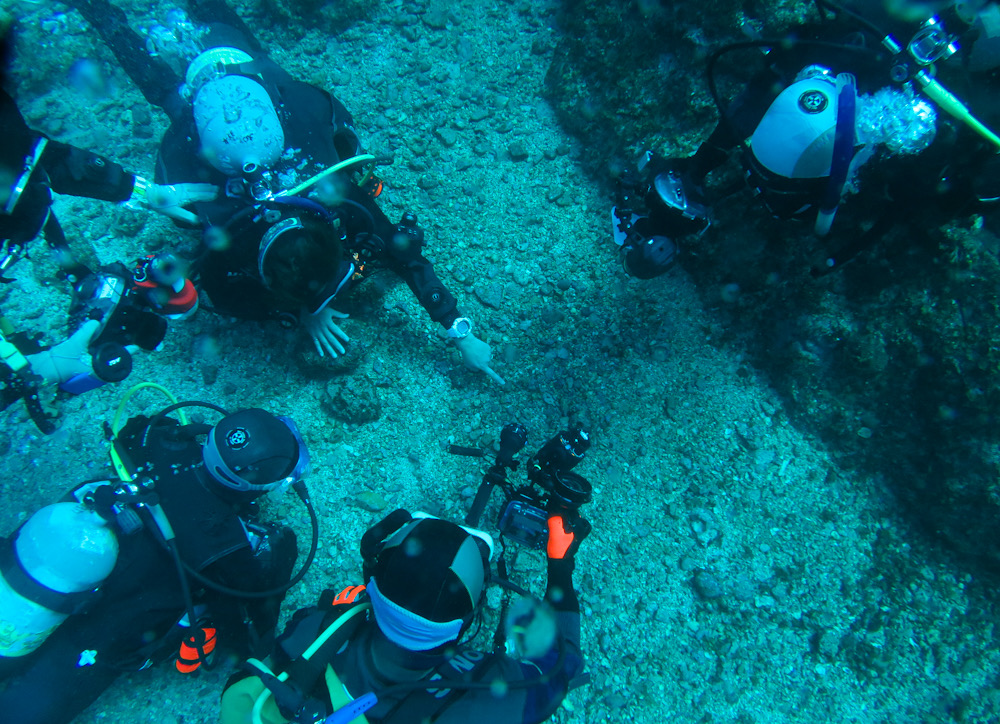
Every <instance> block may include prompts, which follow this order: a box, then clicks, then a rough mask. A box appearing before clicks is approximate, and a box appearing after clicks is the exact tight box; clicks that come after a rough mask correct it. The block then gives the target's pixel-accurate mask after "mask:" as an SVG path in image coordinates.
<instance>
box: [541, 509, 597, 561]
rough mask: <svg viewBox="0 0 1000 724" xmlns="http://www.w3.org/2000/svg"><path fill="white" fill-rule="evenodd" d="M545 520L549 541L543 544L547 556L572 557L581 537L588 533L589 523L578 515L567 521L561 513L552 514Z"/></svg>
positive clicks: (557, 557)
mask: <svg viewBox="0 0 1000 724" xmlns="http://www.w3.org/2000/svg"><path fill="white" fill-rule="evenodd" d="M547 522H548V527H549V541H548V543H547V544H546V546H545V553H546V555H548V557H549V558H554V559H556V560H560V559H563V558H573V557H574V556H575V555H576V552H577V550H578V549H579V548H580V544H581V543H582V542H583V539H584V538H586V537H587V536H588V535H590V528H591V526H590V523H589V522H587V520H586V519H584V518H580V517H579V516H577V517H576V518H575V519H574V520H572V521H567V520H566V518H564V517H563V516H561V515H553V516H552V517H550V518H549V519H548V521H547Z"/></svg>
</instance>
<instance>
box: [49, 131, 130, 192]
mask: <svg viewBox="0 0 1000 724" xmlns="http://www.w3.org/2000/svg"><path fill="white" fill-rule="evenodd" d="M40 163H41V165H42V167H43V168H44V169H45V171H46V173H47V174H48V176H49V181H50V185H51V187H52V190H53V191H55V192H57V193H60V194H69V195H71V196H84V197H86V198H90V199H101V200H103V201H119V202H122V201H128V199H129V198H130V197H131V196H132V189H133V188H134V187H135V178H136V177H135V175H134V174H131V173H129V172H127V171H126V170H125V169H124V168H122V167H121V166H120V165H119V164H117V163H115V162H114V161H111V160H110V159H107V158H105V157H104V156H99V155H98V154H96V153H92V152H90V151H87V150H84V149H82V148H77V147H76V146H71V145H69V144H68V143H62V142H61V141H53V140H49V141H48V143H47V144H46V146H45V151H44V152H43V153H42V157H41V161H40Z"/></svg>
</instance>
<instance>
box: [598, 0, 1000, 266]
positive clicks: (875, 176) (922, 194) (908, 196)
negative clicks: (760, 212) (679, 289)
mask: <svg viewBox="0 0 1000 724" xmlns="http://www.w3.org/2000/svg"><path fill="white" fill-rule="evenodd" d="M817 7H818V8H819V10H820V12H821V13H822V14H823V22H821V23H819V24H817V25H812V26H803V27H799V28H796V29H795V30H794V31H793V32H791V33H789V34H788V35H787V36H786V37H784V38H781V39H774V40H751V41H746V42H740V43H734V44H731V45H729V46H725V47H724V48H721V49H720V50H718V51H716V52H715V53H714V54H713V55H712V56H711V57H710V59H709V62H708V79H709V86H710V91H711V93H712V96H713V99H714V100H715V102H716V104H717V106H718V107H719V109H720V114H721V120H720V122H719V124H718V126H717V127H716V129H715V130H714V131H713V132H712V134H711V135H710V136H709V138H708V139H707V140H706V141H705V142H704V143H703V144H702V145H701V146H700V147H699V148H698V150H697V151H696V153H695V154H694V155H693V156H691V157H689V158H674V159H668V158H660V157H657V156H655V155H654V154H652V153H649V152H647V153H646V154H645V155H644V156H643V158H642V159H641V160H640V163H639V168H638V170H637V172H628V173H626V174H624V175H623V177H622V178H621V179H620V183H619V191H618V198H617V204H616V206H615V208H614V209H613V210H612V229H613V234H614V238H615V242H616V243H617V244H618V246H619V247H620V249H621V252H622V256H623V262H624V266H625V269H626V271H628V272H629V273H630V274H632V275H633V276H636V277H638V278H642V279H649V278H652V277H655V276H658V275H660V274H662V273H664V272H665V271H666V270H667V269H669V268H670V266H671V264H672V263H673V261H674V259H675V256H676V253H677V241H679V240H680V239H682V238H684V237H690V236H691V235H693V234H700V233H703V232H704V231H705V230H706V229H707V228H708V227H709V225H710V223H711V220H712V213H711V207H710V205H709V204H708V202H707V200H706V184H705V181H706V177H707V175H708V174H709V173H710V172H711V171H713V170H715V169H717V168H719V167H720V166H722V165H723V164H724V163H725V162H726V161H727V160H728V158H729V156H730V152H731V151H732V149H734V148H740V149H741V154H740V155H741V162H742V165H743V169H744V176H745V178H746V181H747V182H748V183H749V185H750V187H751V189H752V190H753V192H754V193H755V194H756V195H757V196H759V198H760V199H761V200H762V201H763V202H764V204H765V206H766V207H767V208H768V210H769V211H770V212H771V213H772V215H774V216H775V217H777V218H780V219H799V220H804V221H806V222H808V223H809V224H810V225H811V226H812V228H813V230H814V231H815V234H816V235H817V236H818V237H820V238H824V237H827V236H829V235H830V232H831V228H832V227H833V222H834V219H835V217H836V214H837V211H838V208H839V207H840V206H841V205H842V202H843V201H845V200H846V199H847V197H848V196H849V195H853V196H854V197H855V198H854V199H852V201H851V203H850V204H847V205H846V206H847V207H848V209H850V210H851V212H852V218H851V219H850V221H849V222H845V223H843V224H840V225H838V226H843V227H845V229H848V231H846V232H844V233H842V234H836V235H835V237H837V238H836V239H835V240H834V241H832V242H830V243H828V244H826V248H825V249H824V251H823V256H822V258H821V259H818V260H816V263H815V265H814V268H813V269H812V273H813V274H814V275H816V276H819V275H822V274H825V273H827V272H829V271H832V270H834V269H838V268H840V267H841V266H842V265H843V264H844V263H846V262H848V261H850V260H851V259H853V258H855V257H856V256H857V255H858V254H860V253H861V252H864V251H866V250H867V249H870V248H871V247H872V246H874V245H875V244H876V243H877V242H878V241H879V239H881V238H882V237H884V236H885V235H886V234H887V233H888V232H889V231H890V230H891V229H892V228H893V227H895V226H896V225H897V224H906V225H908V226H909V228H911V229H913V230H915V233H918V234H919V233H925V231H924V230H925V229H926V228H934V227H936V226H938V225H940V224H941V223H943V222H944V221H946V220H947V219H950V218H956V217H958V216H963V215H964V216H968V215H970V214H973V213H984V212H987V211H989V210H990V209H995V208H996V207H997V201H998V200H1000V156H998V151H1000V137H998V136H997V134H996V133H994V131H993V130H991V129H990V128H989V127H987V126H986V125H985V124H984V123H983V122H982V121H981V120H980V118H979V117H978V116H977V114H981V115H982V116H983V117H987V118H989V119H990V120H991V121H994V122H995V121H1000V106H998V103H997V88H996V73H995V70H996V69H997V68H998V67H1000V8H998V5H997V3H996V2H976V1H972V2H959V3H955V4H954V5H953V6H950V7H949V8H946V10H947V12H942V16H941V17H938V16H934V17H931V18H927V17H926V14H925V15H924V16H923V17H924V18H925V20H924V21H923V22H922V24H919V26H918V27H916V28H914V23H913V22H912V21H910V20H908V19H907V20H901V19H900V18H896V17H891V16H886V17H885V18H879V21H880V22H879V23H875V22H872V21H871V20H869V19H867V18H865V17H862V16H860V15H858V14H857V13H855V12H853V11H851V10H849V9H847V8H844V7H841V6H840V5H837V4H836V3H834V2H831V0H817ZM828 13H833V17H830V18H828V17H827V14H828ZM890 31H892V32H890ZM904 33H905V34H904ZM897 37H907V38H909V40H908V42H906V43H901V42H899V41H898V40H896V38H897ZM744 50H764V51H765V62H766V67H765V68H764V69H763V70H761V71H760V72H759V73H757V74H756V75H755V76H754V77H753V78H752V79H751V81H750V82H749V84H748V85H747V87H746V88H745V89H744V90H743V91H742V92H741V93H740V95H739V96H738V97H737V98H736V100H735V101H734V102H733V103H731V104H729V105H728V106H725V105H724V104H723V103H722V101H721V100H720V96H719V92H718V89H717V87H716V73H715V68H716V65H717V63H718V61H719V59H720V58H722V57H723V56H725V55H728V54H730V53H733V52H736V51H744ZM946 86H947V87H946ZM949 88H950V89H953V90H954V91H955V93H953V92H952V90H949ZM959 95H960V96H961V97H962V99H964V102H963V100H959ZM966 103H968V104H969V105H966ZM973 109H974V111H975V112H974V111H973ZM741 185H742V184H741ZM717 192H718V195H719V197H721V198H725V197H726V196H729V195H731V194H732V193H734V192H735V188H730V189H718V190H717ZM862 229H863V230H862Z"/></svg>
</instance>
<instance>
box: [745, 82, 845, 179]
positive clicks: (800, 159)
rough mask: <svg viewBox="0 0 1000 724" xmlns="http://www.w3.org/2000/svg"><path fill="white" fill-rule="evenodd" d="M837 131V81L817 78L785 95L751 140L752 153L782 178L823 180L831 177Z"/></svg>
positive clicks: (797, 86)
mask: <svg viewBox="0 0 1000 724" xmlns="http://www.w3.org/2000/svg"><path fill="white" fill-rule="evenodd" d="M836 130H837V86H836V79H835V78H834V77H832V76H830V75H822V74H819V75H813V76H810V77H807V78H803V79H802V80H797V81H796V82H794V83H792V85H790V86H788V87H787V88H785V89H784V90H783V91H781V93H780V94H779V95H778V97H777V98H776V99H775V100H774V102H773V103H771V106H770V108H768V109H767V112H766V113H765V114H764V117H763V118H762V119H761V121H760V123H759V124H758V125H757V128H756V130H755V131H754V132H753V135H752V136H751V137H750V150H751V151H752V152H753V155H754V156H755V157H756V159H757V161H758V162H759V163H760V164H761V165H762V166H763V167H764V168H766V169H767V170H768V171H770V172H771V173H773V174H777V175H778V176H783V177H785V178H789V179H797V178H801V179H810V178H822V177H824V176H829V175H830V165H831V163H832V161H833V140H834V136H835V134H836Z"/></svg>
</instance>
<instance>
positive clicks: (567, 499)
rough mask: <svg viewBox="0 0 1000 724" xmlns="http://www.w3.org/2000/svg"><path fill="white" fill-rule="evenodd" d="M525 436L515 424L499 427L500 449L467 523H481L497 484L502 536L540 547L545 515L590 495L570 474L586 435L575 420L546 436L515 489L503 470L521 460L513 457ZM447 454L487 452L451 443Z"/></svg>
mask: <svg viewBox="0 0 1000 724" xmlns="http://www.w3.org/2000/svg"><path fill="white" fill-rule="evenodd" d="M527 437H528V431H527V430H526V429H525V427H524V426H523V425H519V424H517V423H509V424H507V425H505V426H504V427H503V429H502V430H501V431H500V450H499V452H497V456H496V460H495V462H494V463H493V465H492V466H491V467H490V469H489V470H488V471H487V472H486V474H485V475H484V476H483V480H482V482H481V483H480V484H479V489H478V490H477V491H476V497H475V499H474V500H473V502H472V507H471V508H470V509H469V513H468V515H466V518H465V522H466V525H470V526H473V527H475V526H478V525H479V521H480V519H481V518H482V515H483V512H484V511H485V509H486V504H487V503H488V502H489V498H490V494H491V493H492V491H493V488H494V487H496V486H499V487H500V488H501V489H502V490H503V491H504V497H505V499H504V503H503V505H502V506H501V509H500V517H499V519H498V521H497V527H498V528H499V529H500V534H501V535H502V536H504V537H505V538H507V539H509V540H511V541H514V542H515V543H517V544H519V545H522V546H525V547H527V548H532V549H535V550H544V548H545V545H546V543H547V542H548V525H547V520H548V518H549V517H550V516H552V515H560V514H561V515H573V514H575V513H576V511H577V510H578V509H579V508H580V506H581V505H583V504H585V503H589V502H590V500H591V498H592V496H593V488H592V486H591V484H590V482H589V481H588V480H587V479H586V478H584V477H583V476H582V475H578V474H577V473H574V472H571V471H572V468H574V467H575V466H576V465H577V464H578V463H579V462H580V461H581V460H582V459H583V457H584V454H585V453H586V452H587V449H588V448H589V447H590V435H589V434H588V433H587V431H586V430H584V429H583V426H582V425H579V424H577V425H576V426H574V427H572V428H570V429H569V430H563V431H562V432H560V433H559V434H558V435H555V436H554V437H552V438H551V439H549V441H548V442H546V443H545V444H544V445H543V446H542V447H541V449H540V450H539V451H538V452H537V453H535V455H534V456H532V457H531V459H530V460H529V461H528V465H527V475H528V484H527V485H521V486H519V487H516V488H515V487H513V486H512V485H511V484H510V483H509V482H508V480H507V472H508V471H511V470H516V469H517V467H518V464H519V462H520V461H518V460H515V459H514V457H515V456H516V455H517V454H518V453H519V452H520V451H521V450H522V449H523V448H524V445H525V443H526V442H527ZM448 452H450V453H452V454H455V455H466V456H469V457H485V456H486V453H485V452H483V451H482V450H478V449H475V448H464V447H459V446H457V445H449V446H448Z"/></svg>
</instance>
